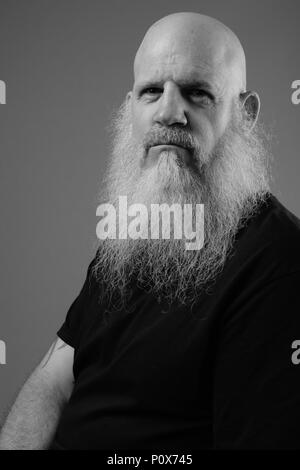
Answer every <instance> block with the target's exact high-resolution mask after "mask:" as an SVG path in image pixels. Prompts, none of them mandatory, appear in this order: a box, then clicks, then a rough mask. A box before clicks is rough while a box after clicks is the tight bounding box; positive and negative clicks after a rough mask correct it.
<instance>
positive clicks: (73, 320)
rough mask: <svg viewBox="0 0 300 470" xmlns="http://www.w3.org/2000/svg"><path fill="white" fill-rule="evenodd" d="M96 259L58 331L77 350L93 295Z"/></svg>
mask: <svg viewBox="0 0 300 470" xmlns="http://www.w3.org/2000/svg"><path fill="white" fill-rule="evenodd" d="M94 261H95V259H93V260H92V261H91V263H90V264H89V267H88V270H87V274H86V278H85V282H84V284H83V287H82V288H81V291H80V293H79V295H78V296H77V297H76V299H75V300H74V302H73V303H72V304H71V306H70V308H69V310H68V312H67V315H66V318H65V321H64V323H63V324H62V326H61V327H60V329H59V330H58V331H57V336H59V338H61V339H62V340H63V341H64V342H65V343H67V344H69V345H70V346H72V347H73V348H75V349H76V348H77V347H78V344H79V339H80V335H81V330H82V326H83V321H84V316H85V314H86V311H87V306H88V302H89V297H90V294H91V282H92V267H93V264H94Z"/></svg>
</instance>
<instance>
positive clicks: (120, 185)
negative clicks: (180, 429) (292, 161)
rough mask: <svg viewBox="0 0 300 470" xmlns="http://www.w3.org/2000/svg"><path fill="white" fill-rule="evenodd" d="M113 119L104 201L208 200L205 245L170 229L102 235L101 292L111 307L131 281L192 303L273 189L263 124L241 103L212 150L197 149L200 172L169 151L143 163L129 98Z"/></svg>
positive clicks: (124, 297) (123, 299) (124, 300)
mask: <svg viewBox="0 0 300 470" xmlns="http://www.w3.org/2000/svg"><path fill="white" fill-rule="evenodd" d="M113 124H114V145H113V152H112V159H111V162H110V166H109V168H108V171H107V173H106V177H105V180H104V182H103V183H102V187H103V189H102V190H101V192H100V201H101V202H109V203H111V204H113V205H114V206H115V208H116V210H117V207H118V198H119V196H120V195H121V196H127V199H128V205H129V204H133V203H142V204H144V205H146V206H147V207H149V206H150V204H151V203H158V204H162V203H166V204H169V205H171V204H173V203H180V204H187V203H188V204H192V205H193V207H195V205H196V204H204V246H203V248H202V249H201V250H198V251H187V250H186V249H185V242H186V240H185V239H184V238H183V239H182V240H175V239H172V237H171V239H170V240H165V239H159V240H152V239H147V240H144V239H142V240H141V239H140V240H132V239H127V240H119V239H115V240H113V239H106V240H99V241H98V246H97V248H98V250H97V258H96V263H95V265H94V269H93V273H94V275H95V277H96V279H97V280H98V281H99V285H101V287H102V288H101V289H100V292H101V294H100V299H101V300H107V301H108V305H110V309H111V310H113V309H116V308H117V309H118V308H121V307H125V308H126V307H128V303H129V300H130V296H131V294H132V288H133V287H134V286H136V285H140V286H142V287H143V288H144V289H146V290H147V291H149V292H151V293H153V295H155V296H156V298H157V300H158V301H161V300H163V299H164V300H165V301H166V302H167V303H168V304H169V305H171V304H172V303H173V302H179V303H180V304H182V305H192V304H193V303H194V302H196V301H197V299H198V298H199V296H200V295H201V294H202V293H203V291H204V290H206V289H208V288H209V286H210V285H211V284H212V283H213V281H215V279H216V278H217V276H218V274H219V273H220V272H221V270H222V269H223V267H224V264H225V261H226V260H227V258H228V256H229V254H230V253H231V251H232V247H233V243H234V239H235V236H236V234H237V232H238V230H239V229H240V228H242V227H243V225H244V224H245V223H246V222H247V221H248V219H249V218H250V217H251V216H252V215H254V213H255V212H256V210H257V208H258V206H259V204H260V203H261V202H262V201H263V200H264V199H265V197H266V195H267V193H268V191H269V190H270V189H269V168H268V165H269V160H270V158H269V157H270V156H269V154H268V152H267V150H266V149H267V146H266V145H265V143H264V142H265V136H264V132H263V130H262V129H261V128H260V127H259V126H256V128H255V130H252V131H251V132H249V127H248V126H249V123H248V121H247V120H246V119H245V118H244V115H243V114H242V111H241V110H240V108H239V106H238V105H236V106H235V108H234V110H233V116H232V120H231V123H230V125H229V126H228V129H227V131H226V133H225V134H224V136H223V137H222V139H221V140H220V141H219V143H218V144H217V146H216V147H215V149H214V151H213V153H212V154H210V155H206V154H205V153H204V152H201V149H199V151H198V155H197V158H198V171H197V172H196V171H192V170H190V169H188V168H185V167H180V166H179V165H178V163H177V162H176V160H175V159H174V156H173V155H172V154H171V153H170V154H168V153H166V154H164V155H163V156H162V157H161V158H160V160H159V163H158V164H157V165H156V166H155V167H153V168H151V169H148V170H146V171H141V168H140V165H139V162H140V159H141V158H142V156H143V151H144V150H143V148H142V146H141V145H137V143H136V142H134V140H133V138H132V137H131V122H130V112H129V109H128V107H127V106H126V104H123V105H122V106H121V108H120V110H119V112H118V115H117V117H116V119H115V120H114V123H113ZM149 224H150V221H149ZM173 229H174V227H173ZM108 310H109V308H108Z"/></svg>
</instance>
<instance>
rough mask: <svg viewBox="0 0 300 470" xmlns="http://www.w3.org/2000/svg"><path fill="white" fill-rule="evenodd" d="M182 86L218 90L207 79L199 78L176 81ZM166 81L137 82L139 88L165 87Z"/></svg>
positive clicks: (213, 91)
mask: <svg viewBox="0 0 300 470" xmlns="http://www.w3.org/2000/svg"><path fill="white" fill-rule="evenodd" d="M176 83H177V84H178V85H179V86H180V87H181V88H205V89H206V90H208V91H211V92H212V93H215V92H216V90H215V89H214V87H213V86H212V85H211V84H210V83H208V82H206V81H205V80H197V79H191V80H179V81H178V82H176ZM163 84H164V81H163V80H147V81H145V82H141V83H138V84H137V88H138V89H139V90H141V89H143V88H148V87H154V86H156V87H163Z"/></svg>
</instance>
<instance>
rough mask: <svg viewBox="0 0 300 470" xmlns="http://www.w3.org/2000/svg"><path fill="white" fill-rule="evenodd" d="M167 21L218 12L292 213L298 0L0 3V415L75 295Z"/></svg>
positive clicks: (296, 199) (299, 64) (299, 202)
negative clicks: (140, 86)
mask: <svg viewBox="0 0 300 470" xmlns="http://www.w3.org/2000/svg"><path fill="white" fill-rule="evenodd" d="M175 11H198V12H200V13H204V14H207V15H210V16H214V17H216V18H218V19H220V20H221V21H223V22H224V23H225V24H227V25H228V26H229V27H231V28H232V29H233V30H234V31H235V32H236V33H237V35H238V36H239V37H240V39H241V41H242V43H243V45H244V48H245V51H246V56H247V64H248V87H249V88H252V89H255V90H257V91H258V92H259V93H260V96H261V100H262V114H261V118H262V119H263V120H264V122H265V123H266V124H268V127H269V129H271V130H272V132H273V133H274V135H275V136H276V138H275V140H274V143H273V152H274V156H275V165H274V168H275V180H274V185H273V192H274V193H275V194H276V195H277V197H278V198H279V199H280V200H281V201H282V202H283V203H284V204H285V205H286V206H287V207H288V208H289V209H290V210H291V211H292V212H294V213H296V215H298V216H300V190H299V187H298V177H299V169H300V163H299V156H298V149H299V143H300V133H299V121H300V120H299V117H300V105H297V106H296V105H293V104H292V102H291V95H292V89H291V83H292V82H293V81H294V80H297V79H300V54H299V43H300V32H299V24H300V21H299V16H300V15H299V12H300V2H299V0H285V1H283V0H256V1H252V2H251V1H249V0H247V1H245V0H227V1H225V0H203V1H196V0H184V1H179V0H158V1H154V0H147V1H144V0H130V1H126V2H125V1H113V0H109V1H105V0H98V1H97V0H19V1H17V0H0V80H4V81H5V82H6V86H7V96H6V100H7V103H6V104H5V105H0V162H1V163H0V165H1V166H0V178H1V181H0V191H1V194H0V204H1V242H0V250H1V252H0V256H1V263H0V269H1V272H0V281H1V284H0V286H1V287H0V340H3V341H5V343H6V354H7V357H6V364H5V365H0V394H1V396H0V416H1V415H3V414H4V413H5V412H6V409H7V408H8V406H9V405H10V404H11V402H12V400H13V399H14V397H15V394H16V392H17V390H18V389H19V387H20V385H21V384H22V383H23V382H24V380H25V378H26V377H27V376H28V374H29V372H31V370H32V369H33V367H34V366H35V365H36V364H37V363H38V362H39V361H40V360H41V357H42V356H43V355H44V353H45V352H46V350H47V349H48V347H49V345H50V343H51V342H52V341H53V339H54V337H55V333H56V331H57V329H58V328H59V326H60V325H61V323H62V322H63V320H64V318H65V315H66V312H67V309H68V307H69V306H70V304H71V302H72V301H73V300H74V298H75V296H76V295H77V293H78V291H79V289H80V288H81V285H82V283H83V280H84V277H85V274H86V269H87V265H88V263H89V261H90V260H91V257H92V256H93V254H94V242H95V228H96V222H97V218H96V214H95V210H96V197H97V191H98V187H99V182H100V179H101V175H102V174H103V169H104V166H105V162H106V158H107V154H108V150H109V136H108V134H107V126H108V122H109V117H110V116H111V113H112V111H113V110H114V109H116V107H118V106H119V104H120V103H121V102H122V101H123V99H124V97H125V94H126V92H127V91H128V90H129V89H130V88H131V86H132V60H133V57H134V54H135V50H136V48H137V46H138V44H139V41H140V40H141V38H142V36H143V34H144V32H145V30H146V29H147V27H148V26H149V25H150V24H151V23H153V22H154V21H156V20H157V19H159V18H160V17H161V16H164V15H166V14H169V13H172V12H175ZM299 334H300V332H299Z"/></svg>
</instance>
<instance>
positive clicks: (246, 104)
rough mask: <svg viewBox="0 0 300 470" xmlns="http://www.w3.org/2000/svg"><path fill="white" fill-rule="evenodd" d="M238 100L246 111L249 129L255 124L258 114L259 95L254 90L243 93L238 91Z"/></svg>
mask: <svg viewBox="0 0 300 470" xmlns="http://www.w3.org/2000/svg"><path fill="white" fill-rule="evenodd" d="M240 100H241V103H242V107H243V108H244V110H245V111H246V114H247V118H248V121H249V124H250V130H251V129H252V128H253V127H254V126H255V124H256V121H257V118H258V115H259V110H260V99H259V96H258V94H257V93H256V92H255V91H245V92H243V93H240Z"/></svg>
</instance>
